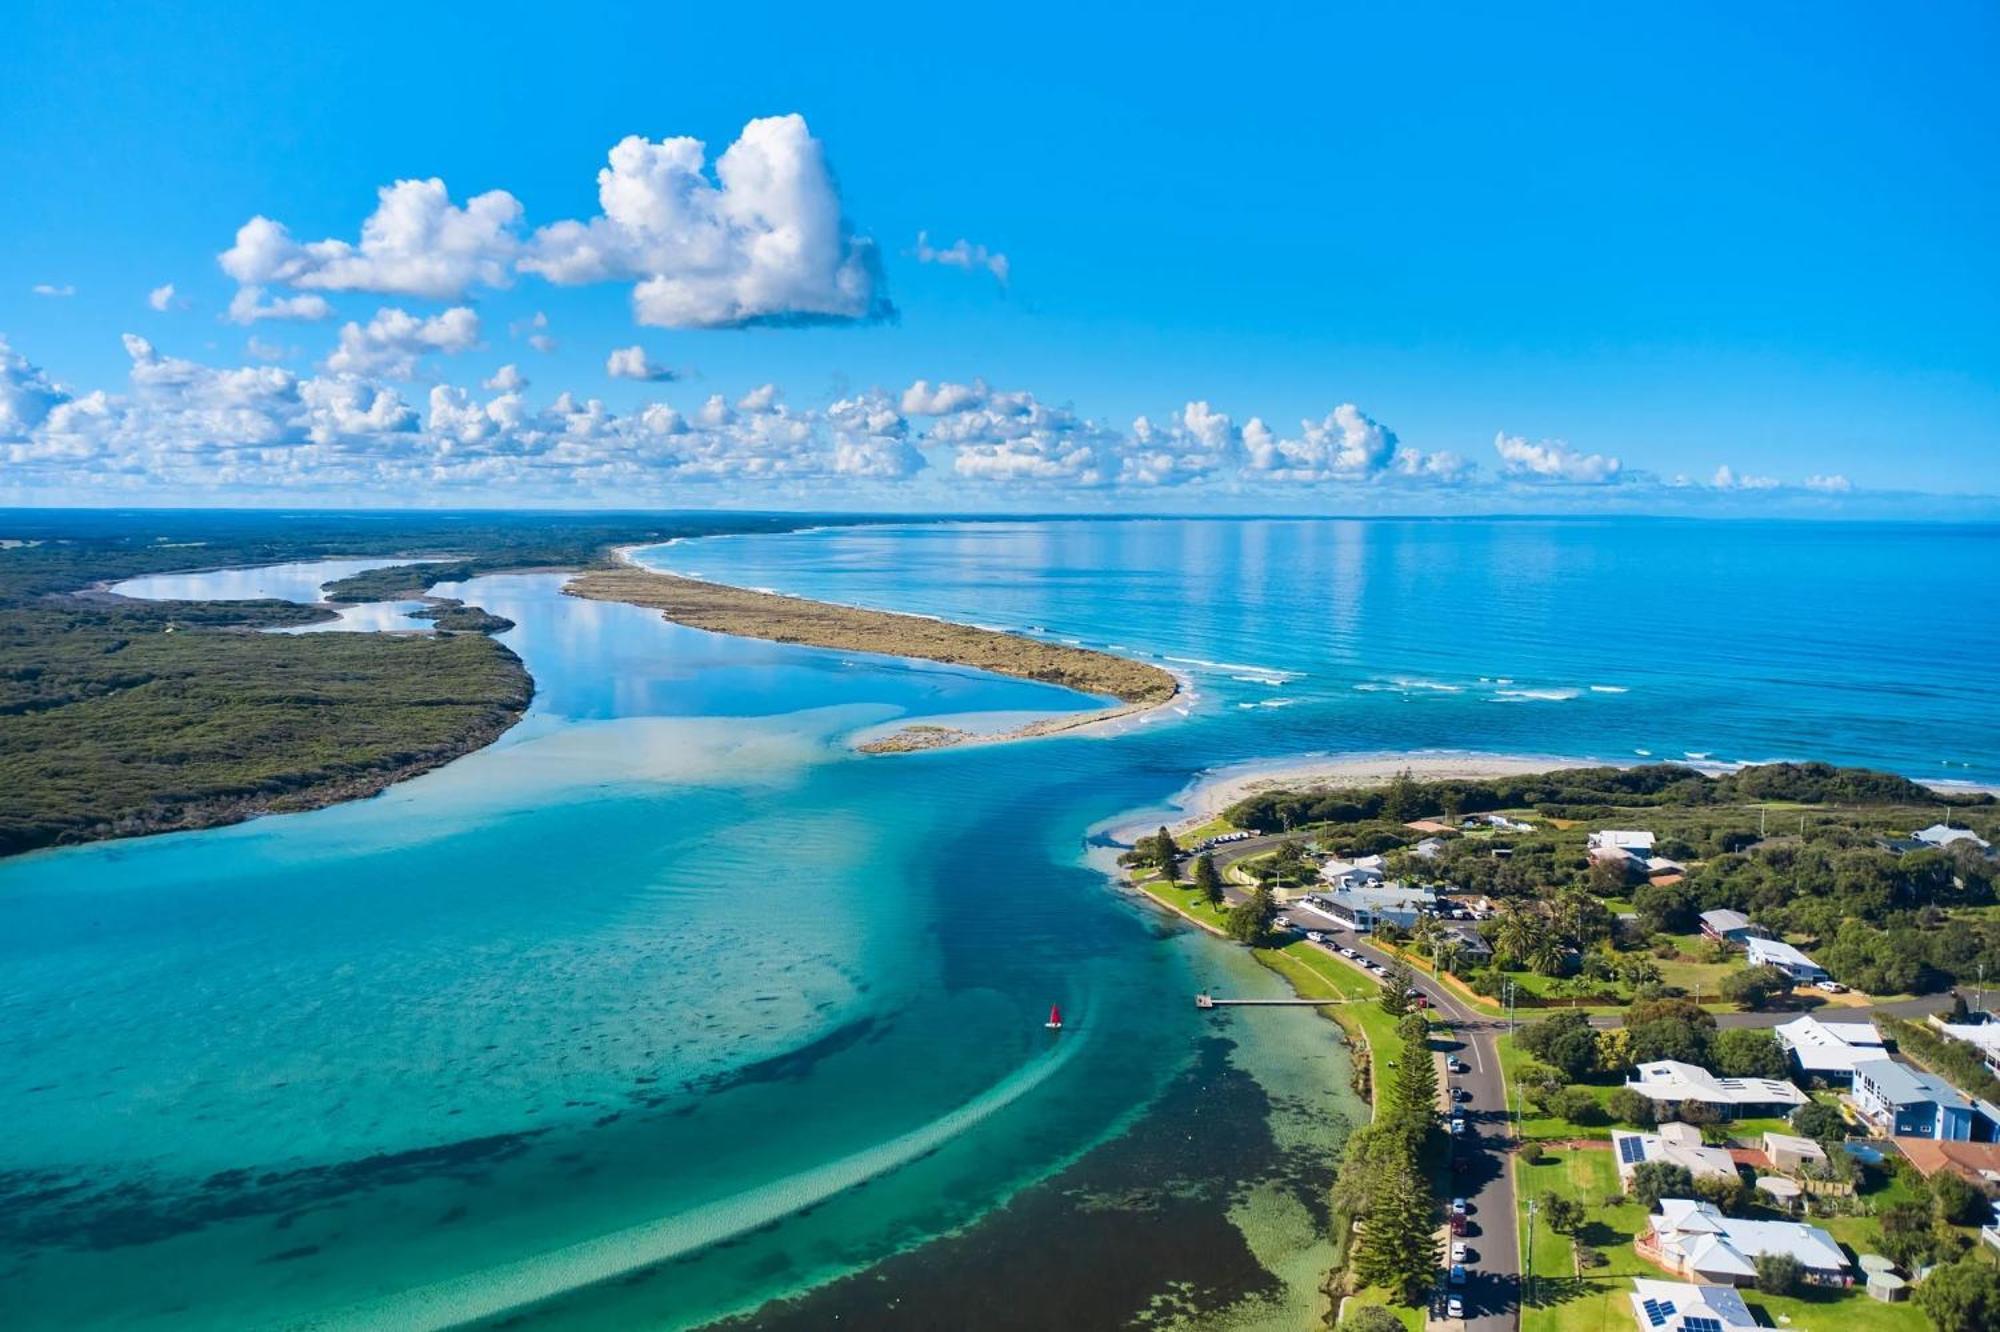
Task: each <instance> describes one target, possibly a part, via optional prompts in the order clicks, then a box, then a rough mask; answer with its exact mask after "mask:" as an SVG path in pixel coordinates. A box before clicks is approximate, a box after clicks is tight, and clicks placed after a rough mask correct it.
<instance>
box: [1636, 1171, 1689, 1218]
mask: <svg viewBox="0 0 2000 1332" xmlns="http://www.w3.org/2000/svg"><path fill="white" fill-rule="evenodd" d="M1692 1197H1694V1176H1693V1175H1691V1174H1689V1173H1688V1168H1687V1167H1686V1166H1683V1165H1674V1164H1673V1163H1672V1162H1670V1161H1641V1162H1640V1163H1639V1164H1638V1165H1636V1166H1634V1167H1633V1168H1632V1201H1633V1202H1636V1203H1638V1204H1639V1205H1640V1206H1641V1207H1643V1208H1645V1209H1646V1210H1647V1211H1648V1212H1655V1211H1658V1210H1659V1207H1660V1199H1662V1198H1692Z"/></svg>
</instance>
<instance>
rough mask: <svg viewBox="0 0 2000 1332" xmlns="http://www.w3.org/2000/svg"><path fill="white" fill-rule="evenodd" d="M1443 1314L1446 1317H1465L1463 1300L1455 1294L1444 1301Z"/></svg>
mask: <svg viewBox="0 0 2000 1332" xmlns="http://www.w3.org/2000/svg"><path fill="white" fill-rule="evenodd" d="M1444 1316H1445V1317H1446V1318H1463V1317H1465V1301H1464V1300H1461V1299H1460V1298H1458V1296H1456V1295H1454V1296H1452V1297H1451V1298H1450V1299H1448V1300H1446V1301H1445V1302H1444Z"/></svg>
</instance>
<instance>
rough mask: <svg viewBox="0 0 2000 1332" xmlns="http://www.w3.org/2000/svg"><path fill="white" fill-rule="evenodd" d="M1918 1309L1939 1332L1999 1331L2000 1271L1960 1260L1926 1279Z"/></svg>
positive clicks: (1918, 1299)
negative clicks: (1997, 1328) (1993, 1329)
mask: <svg viewBox="0 0 2000 1332" xmlns="http://www.w3.org/2000/svg"><path fill="white" fill-rule="evenodd" d="M1917 1307H1918V1308H1920V1309H1922V1310H1923V1311H1924V1313H1925V1315H1926V1316H1927V1317H1929V1319H1930V1320H1931V1326H1932V1327H1934V1328H1936V1329H1937V1332H1990V1329H1992V1328H1995V1327H2000V1268H1995V1267H1993V1266H1992V1265H1991V1264H1990V1263H1983V1262H1981V1261H1979V1260H1978V1259H1976V1258H1961V1259H1960V1260H1959V1261H1957V1262H1955V1263H1947V1264H1945V1265H1944V1266H1943V1267H1940V1268H1938V1269H1937V1270H1936V1271H1935V1272H1932V1273H1931V1274H1930V1275H1929V1276H1928V1277H1925V1278H1924V1280H1923V1282H1922V1284H1920V1285H1919V1286H1918V1287H1917Z"/></svg>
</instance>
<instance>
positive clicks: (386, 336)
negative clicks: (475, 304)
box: [326, 305, 479, 379]
mask: <svg viewBox="0 0 2000 1332" xmlns="http://www.w3.org/2000/svg"><path fill="white" fill-rule="evenodd" d="M478 343H479V316H478V315H477V314H476V313H474V312H473V310H472V308H471V307H470V306H464V305H456V306H453V307H452V308H451V309H449V310H446V311H445V312H444V313H443V314H438V315H432V316H431V317H429V318H428V319H426V318H420V317H419V316H417V315H413V314H411V313H409V312H408V311H407V310H399V309H396V308H394V307H390V308H385V309H382V310H378V311H376V312H375V317H374V318H373V319H371V320H369V321H368V322H367V323H366V324H365V325H364V324H358V323H352V322H350V323H348V324H345V325H343V326H342V327H341V330H340V345H339V346H338V347H336V348H335V349H334V351H333V354H332V355H331V356H329V357H327V358H326V368H327V369H328V370H330V371H332V372H333V373H335V374H362V375H380V376H382V377H384V378H386V379H410V378H413V377H414V376H415V375H416V373H417V362H418V360H419V359H420V358H421V357H423V356H424V355H426V354H427V353H429V352H434V351H435V352H444V353H447V354H450V353H454V352H461V351H464V350H466V349H467V348H469V347H474V346H477V345H478Z"/></svg>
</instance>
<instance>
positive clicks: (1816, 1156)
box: [1764, 1131, 1826, 1170]
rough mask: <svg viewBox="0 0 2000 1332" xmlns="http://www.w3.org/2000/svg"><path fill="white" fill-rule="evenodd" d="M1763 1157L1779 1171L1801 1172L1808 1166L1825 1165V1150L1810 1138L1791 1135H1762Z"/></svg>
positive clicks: (1767, 1133) (1769, 1133)
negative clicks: (1767, 1158)
mask: <svg viewBox="0 0 2000 1332" xmlns="http://www.w3.org/2000/svg"><path fill="white" fill-rule="evenodd" d="M1764 1155H1766V1156H1768V1157H1770V1158H1771V1164H1772V1165H1773V1166H1774V1167H1776V1168H1777V1169H1779V1170H1803V1169H1805V1168H1806V1167H1807V1166H1809V1165H1824V1164H1826V1148H1824V1147H1822V1146H1820V1145H1819V1144H1818V1143H1816V1142H1814V1141H1813V1140H1812V1139H1811V1138H1801V1137H1799V1136H1798V1135H1797V1134H1793V1133H1771V1132H1768V1131H1767V1132H1766V1133H1765V1134H1764Z"/></svg>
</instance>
